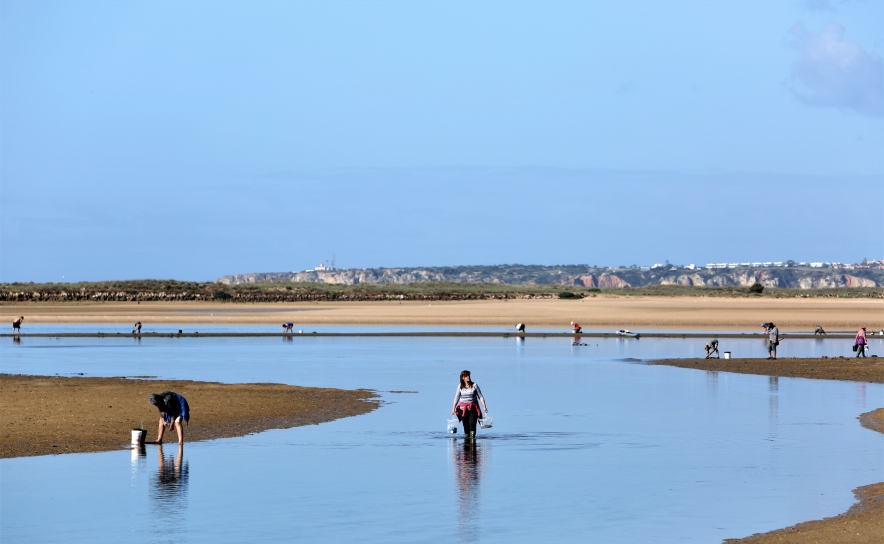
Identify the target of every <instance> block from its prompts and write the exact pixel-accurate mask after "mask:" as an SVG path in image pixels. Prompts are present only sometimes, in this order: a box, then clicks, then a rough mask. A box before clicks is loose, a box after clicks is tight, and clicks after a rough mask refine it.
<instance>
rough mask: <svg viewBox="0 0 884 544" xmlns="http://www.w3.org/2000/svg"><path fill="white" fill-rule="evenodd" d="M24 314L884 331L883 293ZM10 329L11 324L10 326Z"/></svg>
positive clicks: (73, 307) (210, 305)
mask: <svg viewBox="0 0 884 544" xmlns="http://www.w3.org/2000/svg"><path fill="white" fill-rule="evenodd" d="M19 315H23V316H25V323H24V325H23V331H24V332H26V331H27V326H28V325H29V324H31V323H119V324H123V325H131V324H132V323H135V322H136V321H141V322H142V323H144V326H145V329H144V330H145V331H148V330H149V329H150V325H151V324H203V323H204V324H215V325H237V324H243V325H245V324H248V325H267V326H268V328H270V327H273V328H277V329H278V328H279V325H280V324H281V323H284V322H286V321H291V322H293V323H295V324H296V325H297V324H315V325H440V326H502V327H512V326H513V325H514V324H515V323H526V324H528V326H529V327H532V326H543V327H563V328H566V329H567V328H568V326H569V324H570V322H571V321H577V322H579V323H580V324H581V325H582V326H583V327H584V328H586V329H592V328H614V329H618V328H621V327H626V328H630V327H632V328H638V327H652V328H657V329H685V328H691V329H716V330H731V329H739V330H758V329H759V325H760V324H761V323H763V322H767V321H772V322H774V323H776V324H777V325H778V326H779V327H780V330H782V331H799V330H800V331H812V330H813V328H814V327H815V326H816V325H818V324H821V325H823V327H824V328H826V329H832V330H855V329H857V328H858V327H860V326H866V327H868V328H869V330H881V329H884V300H882V299H839V298H831V299H823V298H818V299H804V298H795V299H776V298H754V299H753V298H723V297H618V296H614V295H599V296H596V297H588V298H585V299H579V300H510V301H499V300H491V301H487V300H483V301H456V302H432V303H420V302H402V303H397V302H305V303H255V304H250V303H224V302H142V303H140V304H139V303H135V302H52V303H3V304H0V323H2V322H4V321H5V322H7V323H11V322H12V320H13V319H14V318H16V317H18V316H19ZM10 329H11V326H10Z"/></svg>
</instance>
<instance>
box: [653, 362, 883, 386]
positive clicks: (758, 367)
mask: <svg viewBox="0 0 884 544" xmlns="http://www.w3.org/2000/svg"><path fill="white" fill-rule="evenodd" d="M648 364H650V365H666V366H677V367H679V368H693V369H697V370H712V371H719V372H735V373H737V374H758V375H761V376H777V377H781V378H811V379H817V380H844V381H852V382H866V383H884V358H881V357H860V358H856V357H825V358H797V357H780V358H779V359H775V360H768V359H766V358H759V359H661V360H657V361H649V362H648Z"/></svg>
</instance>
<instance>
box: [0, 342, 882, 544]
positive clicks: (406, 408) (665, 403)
mask: <svg viewBox="0 0 884 544" xmlns="http://www.w3.org/2000/svg"><path fill="white" fill-rule="evenodd" d="M2 340H3V344H0V356H2V371H3V372H13V373H29V374H49V375H54V374H56V373H58V374H62V375H71V374H79V373H83V374H84V375H87V376H123V375H125V376H134V375H152V376H159V377H161V378H168V379H172V378H174V379H195V380H212V381H226V382H253V381H255V382H257V381H273V382H282V383H292V384H298V385H317V386H330V387H343V388H358V387H366V388H372V389H377V390H379V391H386V393H383V398H384V400H385V401H387V404H385V405H384V406H383V407H381V408H380V409H379V410H377V411H375V412H373V413H371V414H367V415H364V416H359V417H354V418H347V419H344V420H339V421H335V422H331V423H326V424H322V425H318V426H309V427H300V428H295V429H287V430H275V431H268V432H265V433H262V434H259V435H253V436H248V437H243V438H235V439H225V440H217V441H212V442H203V443H193V444H186V446H185V449H184V451H183V452H181V453H180V454H179V452H178V451H177V447H176V446H175V445H167V446H165V447H164V448H163V450H162V452H160V451H159V449H158V448H157V447H156V446H148V447H147V449H146V451H145V452H144V455H142V454H141V453H140V452H138V451H137V450H136V451H127V450H123V451H115V452H106V453H93V454H75V455H61V456H50V457H33V458H19V459H5V460H2V461H0V475H2V479H0V513H2V517H0V534H2V538H3V540H4V542H50V541H65V542H78V541H82V542H87V541H88V542H102V541H115V542H116V541H120V540H123V539H125V540H127V541H137V542H141V541H144V542H158V541H159V542H163V541H169V542H183V541H184V542H186V541H197V540H199V541H206V540H213V541H223V542H227V541H241V540H244V539H250V540H263V541H292V540H295V539H306V538H311V539H318V540H322V541H332V540H343V539H349V540H356V541H379V540H386V541H401V542H414V541H428V542H429V541H433V542H436V541H440V540H448V541H451V540H453V541H459V542H476V541H482V542H496V541H501V542H503V541H507V542H512V541H533V540H538V539H542V540H544V541H550V540H557V541H578V540H579V541H587V540H589V539H591V540H592V541H597V542H671V541H674V540H680V541H686V542H714V541H718V540H720V539H722V538H725V537H737V536H744V535H748V534H750V533H753V532H758V531H767V530H770V529H774V528H778V527H783V526H786V525H790V524H793V523H796V522H799V521H803V520H807V519H814V518H820V517H824V516H830V515H834V514H837V513H840V512H842V511H844V510H845V509H846V508H848V507H849V506H850V505H851V504H852V503H853V497H852V494H851V492H850V491H851V489H853V488H855V487H857V486H860V485H865V484H868V483H872V482H877V481H882V480H884V462H882V454H884V440H882V437H881V435H879V434H877V433H873V432H871V431H868V430H866V429H863V428H861V427H860V425H859V423H858V422H857V421H856V417H857V416H858V415H859V414H860V413H862V412H865V411H868V410H871V409H874V408H878V407H881V406H882V405H884V387H882V386H881V385H878V384H862V383H852V382H832V381H822V380H805V379H787V378H780V379H774V378H768V377H765V376H750V375H739V374H728V373H718V372H703V371H695V370H685V369H679V368H672V367H658V366H648V365H644V364H641V363H640V362H637V361H636V360H640V359H649V358H658V357H689V356H700V355H702V354H703V350H702V345H703V342H702V341H698V340H691V339H688V340H680V339H652V338H643V339H641V340H637V341H636V340H631V339H630V340H625V339H596V341H594V342H591V343H590V342H587V343H588V344H591V345H587V346H571V342H570V339H562V338H555V339H537V338H529V339H527V340H519V339H516V338H507V339H504V338H303V337H299V338H295V339H292V340H283V339H282V338H211V339H210V338H200V339H190V338H187V339H179V338H150V339H142V340H140V341H139V340H136V339H132V338H104V339H97V338H64V339H54V338H39V339H38V338H24V339H22V340H21V343H17V344H14V343H12V341H11V339H8V338H4V339H2ZM874 342H877V343H874ZM845 345H846V347H845ZM780 347H781V351H780V355H781V356H792V355H795V356H811V355H822V354H826V355H839V354H844V355H847V353H848V352H850V347H849V342H845V341H844V340H832V339H825V340H818V341H814V340H792V341H789V342H784V343H783V345H781V346H780ZM872 347H873V353H881V351H882V347H884V346H882V342H881V341H880V340H877V339H876V340H874V341H873V344H872ZM722 350H729V351H733V352H734V356H735V357H736V356H742V355H743V354H745V355H747V356H758V355H759V354H762V353H763V352H764V344H763V342H762V341H761V340H760V339H753V340H730V339H727V340H725V339H722ZM464 368H468V369H470V370H472V372H473V377H474V379H476V381H477V382H478V383H480V384H481V385H482V388H483V391H484V392H485V394H486V395H487V397H488V406H489V408H490V409H491V410H490V412H491V414H493V415H494V420H495V426H494V428H493V429H489V430H487V431H483V430H480V432H479V435H480V438H479V440H478V441H477V443H476V445H475V447H472V446H469V445H465V444H464V443H463V441H462V440H460V439H459V438H451V436H450V435H447V434H445V432H444V431H445V427H444V425H445V419H447V417H448V415H447V414H448V411H449V409H450V406H451V399H452V397H453V394H454V387H455V384H456V381H457V373H458V372H459V371H460V370H462V369H464ZM157 388H158V390H159V389H161V385H160V384H158V387H157ZM389 391H416V392H417V393H404V394H394V393H389ZM193 410H194V416H193V417H194V420H195V421H198V418H199V407H198V406H194V407H193ZM149 438H150V437H149ZM124 439H125V438H124Z"/></svg>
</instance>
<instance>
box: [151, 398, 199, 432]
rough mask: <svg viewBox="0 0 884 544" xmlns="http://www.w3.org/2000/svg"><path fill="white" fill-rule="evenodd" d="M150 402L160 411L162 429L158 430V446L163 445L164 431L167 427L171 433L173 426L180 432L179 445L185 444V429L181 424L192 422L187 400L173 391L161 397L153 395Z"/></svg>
mask: <svg viewBox="0 0 884 544" xmlns="http://www.w3.org/2000/svg"><path fill="white" fill-rule="evenodd" d="M148 402H149V403H151V404H153V405H154V406H156V407H157V409H158V410H159V411H160V427H159V429H157V441H156V444H162V442H163V431H165V430H166V427H167V426H168V427H169V430H170V431H171V430H172V427H173V426H174V427H175V430H176V431H177V432H178V443H179V444H183V443H184V427H182V426H181V422H182V421H188V422H189V421H190V406H189V405H188V404H187V399H185V398H184V397H183V396H182V395H179V394H178V393H175V392H173V391H166V392H165V393H160V394H159V395H157V394H156V393H154V394H151V396H150V398H149V399H148Z"/></svg>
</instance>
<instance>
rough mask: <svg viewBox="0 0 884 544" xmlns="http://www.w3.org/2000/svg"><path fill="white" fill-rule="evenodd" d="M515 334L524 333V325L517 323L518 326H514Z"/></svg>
mask: <svg viewBox="0 0 884 544" xmlns="http://www.w3.org/2000/svg"><path fill="white" fill-rule="evenodd" d="M516 332H525V324H524V323H519V324H518V325H516Z"/></svg>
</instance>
